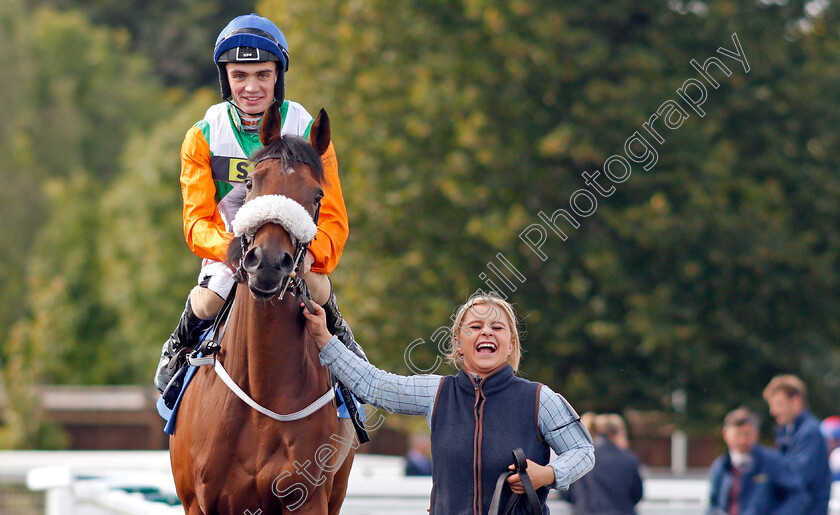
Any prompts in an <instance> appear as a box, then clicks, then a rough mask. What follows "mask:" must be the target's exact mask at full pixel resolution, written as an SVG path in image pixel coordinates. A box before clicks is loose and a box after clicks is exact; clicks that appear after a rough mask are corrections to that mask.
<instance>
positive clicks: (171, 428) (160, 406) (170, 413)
mask: <svg viewBox="0 0 840 515" xmlns="http://www.w3.org/2000/svg"><path fill="white" fill-rule="evenodd" d="M199 356H203V354H201V353H199ZM205 366H210V365H205ZM198 368H199V367H196V366H189V367H187V370H186V372H185V373H184V374H185V375H184V386H183V387H182V388H181V392H180V393H179V394H178V398H177V399H176V400H175V404H174V405H173V406H172V409H169V408H168V407H167V406H166V404H165V403H164V402H163V396H160V397H158V400H157V403H156V406H157V411H158V414H159V415H160V416H161V417H162V418H163V420H165V421H166V425H164V426H163V431H164V432H165V433H167V434H170V435H171V434H174V433H175V419H176V418H177V416H178V408H179V407H180V406H181V399H182V398H183V396H184V392H185V391H187V386H188V385H189V384H190V381H191V380H192V378H193V376H195V372H196V370H198ZM351 396H352V397H353V402H355V403H356V406H357V408H358V412H359V418H361V419H362V422H364V421H365V420H366V416H365V410H363V409H361V408H360V407H359V401H358V400H357V399H356V397H355V396H354V395H352V394H351ZM335 397H336V399H338V402H337V406H338V409H337V412H338V418H350V414H349V413H348V412H347V406H346V405H345V404H344V397H342V395H341V391H340V390H339V389H338V387H336V388H335Z"/></svg>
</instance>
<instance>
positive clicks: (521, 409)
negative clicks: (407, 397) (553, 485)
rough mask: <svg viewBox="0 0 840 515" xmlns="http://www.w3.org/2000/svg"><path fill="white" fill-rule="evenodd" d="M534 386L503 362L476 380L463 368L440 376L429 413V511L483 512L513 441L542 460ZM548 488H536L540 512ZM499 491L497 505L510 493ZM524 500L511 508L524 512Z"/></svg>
mask: <svg viewBox="0 0 840 515" xmlns="http://www.w3.org/2000/svg"><path fill="white" fill-rule="evenodd" d="M540 386H541V385H540V384H539V383H535V382H532V381H528V380H525V379H522V378H520V377H516V376H515V375H514V373H513V369H512V368H511V367H510V365H507V364H506V365H504V366H503V367H500V368H499V369H497V370H496V371H494V372H493V373H491V374H490V375H488V376H486V377H484V378H483V379H481V380H480V382H478V383H476V382H475V381H474V380H473V377H472V376H471V375H470V374H469V373H467V372H465V371H464V370H463V369H462V370H460V371H459V372H458V374H457V375H454V376H447V377H445V378H444V379H443V380H442V381H441V385H440V389H439V390H438V396H437V400H436V402H435V407H434V412H433V414H432V434H431V439H432V456H434V460H433V462H432V484H433V487H432V499H431V515H443V514H458V515H466V514H472V515H484V514H486V513H487V510H488V509H489V508H490V501H491V499H492V497H493V490H494V488H495V486H496V480H497V479H498V478H499V475H501V474H502V473H503V472H505V471H507V470H508V466H509V465H510V464H511V463H513V455H512V454H511V451H512V450H513V449H516V448H517V447H521V448H522V450H523V451H525V456H526V457H527V458H528V459H530V460H532V461H534V462H536V463H539V464H540V465H547V464H548V461H549V458H550V457H551V453H550V452H551V451H550V449H549V446H548V445H547V444H546V443H545V442H544V441H543V439H542V437H541V436H540V433H539V427H538V426H537V414H538V404H539V393H540ZM548 490H549V489H548V487H542V488H540V489H538V490H537V496H538V497H539V499H540V504H541V505H542V507H543V513H544V514H547V513H548V508H547V507H546V506H545V499H546V497H547V496H548ZM504 491H505V495H504V496H503V497H502V503H501V506H503V507H504V506H505V505H506V503H507V501H508V498H509V497H510V489H509V488H505V489H504ZM524 504H525V503H524V501H523V502H521V503H520V505H521V506H522V507H521V508H520V507H518V508H517V510H516V511H515V513H516V514H524V513H526V512H525V509H524Z"/></svg>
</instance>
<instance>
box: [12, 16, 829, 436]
mask: <svg viewBox="0 0 840 515" xmlns="http://www.w3.org/2000/svg"><path fill="white" fill-rule="evenodd" d="M782 3H783V4H784V5H778V2H777V3H770V2H761V1H757V2H735V1H723V0H720V1H709V2H699V1H690V2H684V1H679V0H671V1H669V2H664V1H648V2H633V1H630V0H614V1H611V2H594V1H584V2H577V3H569V2H566V3H559V4H558V3H557V2H548V1H544V0H506V1H501V0H467V1H463V2H448V1H442V0H410V1H408V2H401V3H396V4H395V3H393V2H384V1H381V0H370V1H367V2H342V1H338V0H320V1H318V2H290V1H286V0H264V1H263V2H261V3H260V4H259V6H258V7H259V9H258V10H259V12H260V13H261V14H263V15H266V16H268V17H270V18H272V19H274V20H276V21H277V22H278V25H279V26H280V27H281V29H282V30H283V31H284V33H285V34H286V36H287V38H288V40H289V46H290V52H291V56H292V67H291V69H290V72H289V74H288V77H287V96H288V97H289V98H290V99H292V100H296V101H299V102H301V103H302V104H303V105H304V106H306V107H307V108H308V109H309V111H310V112H313V113H314V112H316V111H317V110H318V109H319V108H320V107H322V106H323V107H325V108H326V109H327V110H328V111H329V113H330V117H331V120H332V128H333V137H334V140H335V142H336V148H337V152H338V158H339V162H340V169H341V180H342V187H343V190H344V194H345V199H346V201H347V206H348V212H349V214H350V223H351V235H350V240H349V242H348V244H347V247H346V250H345V253H344V256H343V258H342V262H341V266H339V268H338V269H337V270H336V271H335V272H334V274H333V280H334V284H335V287H336V290H337V292H338V295H339V302H340V305H341V307H342V311H343V312H344V314H345V315H346V317H347V318H348V320H350V322H351V324H352V325H353V329H354V332H355V333H356V336H357V337H358V338H359V340H360V341H361V342H362V344H363V345H364V346H365V349H366V351H367V352H368V355H369V356H370V357H371V359H372V361H373V362H375V363H376V364H378V365H380V366H382V367H383V368H386V369H390V370H395V371H401V372H408V371H409V367H408V366H407V365H406V363H405V354H406V352H407V350H409V351H410V354H411V359H412V361H413V362H414V364H415V365H416V366H419V367H423V368H428V369H431V368H433V366H434V363H435V358H436V356H437V354H439V351H438V344H439V343H445V338H441V334H442V333H440V332H437V330H438V329H439V328H440V327H441V326H448V325H449V323H450V320H449V316H450V314H451V312H452V310H453V309H454V308H455V307H456V305H457V304H458V303H459V302H462V301H463V300H465V299H466V297H467V296H468V295H469V294H470V293H471V292H472V291H474V290H475V289H477V288H487V284H486V283H485V281H484V280H483V278H486V277H488V276H489V277H491V278H493V274H492V273H490V271H489V269H488V263H490V262H495V263H496V264H497V265H498V261H497V258H496V256H497V254H499V253H501V254H502V255H503V256H504V257H505V258H506V259H507V260H509V261H510V262H511V263H513V265H514V266H515V267H516V268H517V270H518V271H519V272H520V273H521V274H522V275H523V276H524V277H525V278H526V280H525V282H524V284H522V283H519V281H514V284H515V285H516V287H517V289H516V291H515V292H512V291H510V290H509V289H503V291H502V293H504V294H507V295H510V297H511V300H513V301H514V302H515V303H516V305H517V308H518V309H519V312H520V314H521V315H522V318H523V320H522V322H523V324H522V325H523V329H524V330H526V337H525V346H526V351H527V352H526V354H525V356H524V360H523V365H522V368H523V370H524V375H525V376H526V377H528V378H530V379H534V380H538V381H542V382H545V383H547V384H548V385H550V386H551V387H552V388H554V389H555V390H557V391H559V392H561V393H563V394H564V395H565V396H566V397H567V398H568V399H569V400H570V401H571V402H572V404H573V405H574V406H575V407H576V408H577V409H578V410H579V411H580V412H583V411H589V410H594V411H618V412H621V411H624V410H629V409H634V410H658V411H665V412H671V410H672V406H671V405H670V402H671V393H672V392H673V391H674V390H675V389H685V390H686V392H687V394H688V413H687V417H686V419H685V420H686V424H687V427H688V429H692V430H698V431H699V430H706V429H708V428H709V427H711V426H715V425H717V424H718V423H719V420H720V418H721V417H722V415H723V414H724V413H725V412H726V411H727V410H728V409H730V408H732V407H733V406H735V405H737V404H744V403H746V404H748V405H750V406H752V407H754V408H755V409H757V410H762V411H763V410H764V409H765V408H764V406H763V404H762V401H761V398H760V392H761V390H762V388H763V387H764V385H765V384H766V383H767V382H768V381H769V379H770V378H771V377H772V376H773V375H774V374H776V373H779V372H783V371H784V372H794V373H797V374H799V375H801V376H802V377H803V378H804V379H805V381H806V383H808V384H809V386H810V388H811V400H812V404H813V406H814V410H815V411H816V412H817V414H818V415H820V416H825V415H829V414H832V413H834V412H835V410H836V402H835V399H836V398H837V396H838V394H840V380H838V377H840V370H838V368H840V359H838V358H840V356H838V350H839V349H838V345H837V343H836V342H837V341H838V339H839V338H840V322H838V320H840V297H838V294H837V291H838V276H837V273H838V272H837V270H838V266H837V265H838V262H837V261H838V246H840V227H838V224H840V216H838V215H839V214H840V213H838V210H840V207H838V206H840V177H838V174H837V170H838V158H837V157H835V155H834V154H833V152H832V151H831V149H832V148H836V147H837V146H838V139H840V131H838V129H837V127H838V126H840V123H838V122H840V120H838V117H840V102H838V100H840V98H838V95H837V93H836V91H837V88H836V85H837V84H838V79H840V38H839V37H838V36H840V24H838V23H837V22H838V14H840V10H839V9H838V7H837V6H835V5H833V4H830V5H828V7H827V8H825V9H823V10H820V9H818V8H817V7H818V6H817V4H815V3H813V2H808V3H807V4H805V3H803V2H787V3H785V2H782ZM36 4H37V5H39V6H40V7H37V8H35V7H24V4H23V2H22V0H7V1H6V2H4V3H2V4H0V38H2V40H3V41H4V42H5V43H4V44H6V45H7V46H5V47H4V48H7V49H8V50H7V51H6V52H3V54H2V55H0V66H1V67H2V69H3V70H4V73H3V74H2V75H0V88H2V90H3V91H4V95H3V96H2V97H0V120H2V123H0V150H2V153H3V155H4V157H5V159H4V160H2V161H1V162H0V176H2V178H3V180H4V182H5V186H6V187H5V188H4V189H3V190H2V193H0V195H2V198H0V216H2V217H3V220H4V225H3V235H4V241H6V242H14V244H12V245H8V244H7V245H3V246H2V247H0V262H2V263H3V266H2V267H0V296H2V302H0V322H2V323H3V326H4V327H7V328H8V329H7V331H6V332H4V333H3V335H2V339H1V340H0V359H2V360H3V364H4V367H3V374H4V383H5V385H6V391H7V396H10V397H11V398H12V399H13V402H9V405H8V407H7V413H6V416H5V418H4V419H5V421H6V423H7V425H6V427H5V428H3V432H2V434H0V439H2V444H3V445H15V446H38V445H42V446H43V445H57V444H56V443H55V442H57V441H58V440H57V439H56V438H58V437H55V436H50V435H52V433H51V432H50V429H49V427H47V426H45V425H44V424H42V423H41V422H40V417H39V414H38V412H37V409H36V408H35V407H34V404H35V403H33V402H32V399H33V398H34V397H32V395H33V393H32V389H31V386H32V385H35V384H39V383H55V382H62V383H83V384H118V383H139V384H149V383H150V381H151V375H152V371H153V368H154V364H155V362H156V361H157V358H158V353H159V348H160V344H161V343H162V342H163V340H164V339H165V338H166V336H167V335H168V333H169V332H170V331H171V330H172V328H173V327H174V324H175V322H176V321H177V318H178V315H179V314H180V312H181V310H182V305H183V302H184V299H185V296H186V294H187V292H188V290H189V288H190V287H191V285H192V284H193V283H194V280H195V274H196V273H197V271H198V265H199V260H198V259H197V258H196V257H195V256H193V255H192V254H191V253H190V252H189V251H188V249H187V247H186V245H185V244H184V242H183V235H182V232H181V222H180V217H181V206H180V196H179V188H178V170H179V162H178V150H179V147H180V144H181V141H182V138H183V135H184V133H185V132H186V130H187V129H188V128H189V126H190V125H191V124H192V123H194V122H195V121H196V120H198V119H200V118H201V116H202V113H203V111H204V109H206V107H207V106H209V105H211V104H212V103H214V102H216V101H217V100H216V99H217V98H218V93H217V90H216V69H215V67H214V66H213V64H212V62H211V59H210V53H211V49H212V45H213V40H214V38H215V36H216V34H217V33H218V31H219V30H220V29H221V28H222V26H224V24H225V23H226V22H227V20H228V19H229V18H230V17H232V16H233V15H235V14H240V12H232V9H233V7H236V8H237V9H242V12H246V11H250V10H251V9H250V8H247V9H246V8H245V7H246V6H243V5H242V4H237V5H236V6H231V5H228V4H227V3H224V2H215V3H214V2H210V3H206V2H205V3H201V4H199V3H198V2H195V1H194V0H181V1H180V2H177V3H176V4H171V3H167V4H164V3H163V2H152V3H151V4H144V5H148V7H147V8H145V9H141V7H138V6H139V4H137V5H135V3H134V2H129V3H122V4H120V5H116V3H114V2H111V1H108V0H99V1H94V2H84V3H82V2H74V1H72V0H51V1H48V0H42V1H40V2H36ZM819 5H820V6H822V5H823V4H819ZM141 12H142V14H138V13H141ZM733 33H737V35H738V38H739V40H740V42H741V44H742V47H743V50H744V52H745V54H746V56H747V59H748V60H749V65H750V67H751V69H750V71H749V73H745V71H744V69H743V67H741V65H740V64H739V63H738V62H737V61H735V60H733V59H731V58H728V57H725V56H722V55H721V54H718V53H716V50H717V49H718V48H719V47H723V48H727V49H733V42H732V39H731V35H732V34H733ZM22 56H27V57H29V58H22ZM711 56H717V57H719V58H720V59H721V61H722V62H723V63H724V64H725V65H726V66H728V67H729V69H730V70H731V71H732V74H731V76H729V77H726V76H724V74H723V73H722V72H720V71H719V70H717V69H715V68H712V72H711V73H712V74H713V75H714V76H715V78H716V79H717V80H718V81H719V82H720V84H721V85H720V87H719V88H718V89H712V88H708V89H707V90H708V99H707V100H706V102H705V104H704V105H703V106H702V107H703V109H704V110H705V116H703V117H700V116H698V115H697V114H696V113H695V112H694V111H692V110H691V109H689V108H688V107H687V106H686V105H685V103H684V102H683V101H682V100H681V99H680V97H679V96H678V95H677V93H676V90H677V89H678V88H680V86H681V85H682V84H683V82H684V81H685V80H686V79H689V78H699V74H698V73H697V72H696V71H695V70H694V69H693V68H692V67H691V66H690V65H689V62H690V61H691V59H695V60H697V61H699V62H700V63H703V62H705V61H706V59H707V58H709V57H711ZM198 85H201V86H206V88H205V89H201V90H198V89H196V87H197V86H198ZM666 100H673V101H676V102H678V103H681V104H682V105H683V107H684V108H685V109H687V112H688V113H689V117H688V119H686V120H685V122H684V123H683V125H682V126H681V127H680V128H679V129H675V130H669V129H666V128H664V127H663V126H662V121H661V120H660V121H659V122H657V123H659V125H658V127H659V129H660V132H661V133H662V135H663V137H664V138H665V140H666V141H665V142H664V143H662V144H661V145H659V144H655V148H656V150H657V152H658V162H657V164H656V165H655V166H654V167H653V168H651V169H650V170H649V171H643V170H642V167H641V166H640V165H634V167H633V173H632V175H631V176H630V177H629V178H628V179H627V180H626V181H625V182H622V183H620V184H615V185H614V186H615V193H614V194H612V195H611V196H609V197H606V198H605V197H602V196H601V195H599V194H597V193H594V195H595V197H596V198H597V200H598V206H597V210H596V211H595V213H594V214H592V215H591V216H589V217H587V218H583V217H579V221H580V223H581V225H580V228H578V229H572V228H571V227H569V226H566V225H563V226H562V227H563V228H564V230H565V231H566V232H567V234H568V239H567V240H566V241H562V240H561V239H560V238H559V237H558V236H557V235H556V234H555V233H553V232H552V231H551V230H548V231H547V234H548V240H547V242H546V243H545V245H544V246H543V247H542V250H543V251H544V252H546V254H547V255H548V257H547V259H546V260H545V261H543V260H541V259H540V258H539V257H538V256H537V254H535V253H534V252H532V251H531V250H530V249H529V248H528V247H527V246H526V245H524V244H523V242H522V240H520V238H519V234H520V233H521V232H522V231H523V230H524V229H525V228H526V227H528V226H529V225H531V224H534V223H540V221H541V220H540V218H539V217H538V213H539V212H541V211H542V212H544V213H546V214H548V215H550V214H551V213H552V212H554V211H555V210H557V209H561V208H563V209H567V210H568V209H569V198H570V196H571V195H572V194H573V193H574V192H575V191H576V190H579V189H582V188H583V189H589V191H591V192H594V190H593V189H592V187H587V186H586V185H585V183H584V180H583V178H582V177H581V173H583V172H587V171H588V172H593V171H595V170H602V166H603V164H604V162H605V160H606V159H607V158H608V157H609V156H611V155H613V154H623V153H624V144H625V141H626V140H627V139H628V138H629V137H630V136H631V135H632V134H633V133H634V132H635V131H641V130H642V124H643V123H645V122H646V121H648V120H649V118H650V116H651V115H652V114H653V113H655V112H656V110H657V108H658V107H659V106H660V105H661V104H662V103H663V102H665V101H666ZM649 141H652V140H650V138H649ZM599 183H600V184H601V185H602V186H603V187H608V186H609V185H610V183H609V181H607V180H606V179H605V178H604V177H603V175H602V176H601V177H600V179H599ZM559 223H560V224H563V223H564V222H559ZM498 266H500V267H501V265H498ZM502 269H503V268H502ZM482 273H485V274H488V275H487V276H482V275H481V274H482ZM508 277H511V276H510V274H508ZM496 283H497V284H500V282H499V281H498V280H496ZM412 342H414V343H415V344H416V345H414V346H410V344H411V343H412ZM450 371H451V370H450V369H448V368H447V367H446V366H445V365H443V366H441V367H440V368H438V369H437V372H438V373H449V372H450ZM27 434H41V435H42V437H38V438H35V440H31V439H29V440H28V439H27V437H24V436H23V435H27ZM44 442H52V443H44Z"/></svg>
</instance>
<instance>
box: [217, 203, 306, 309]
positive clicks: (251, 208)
mask: <svg viewBox="0 0 840 515" xmlns="http://www.w3.org/2000/svg"><path fill="white" fill-rule="evenodd" d="M320 211H321V203H320V202H318V205H317V207H316V209H315V216H314V218H313V217H311V216H309V213H308V212H307V211H306V208H304V207H303V206H302V205H301V204H300V203H298V202H297V201H295V200H292V199H290V198H289V197H286V196H283V195H260V196H259V197H256V198H254V199H252V200H250V201H248V202H246V203H245V204H243V205H242V207H241V208H240V209H239V211H238V212H237V213H236V217H235V218H234V219H233V224H232V225H233V233H234V235H236V236H240V237H241V238H240V242H241V244H242V256H241V257H240V258H239V266H238V267H237V269H236V272H235V274H234V279H235V280H236V281H237V282H242V281H244V280H245V279H246V278H247V277H248V272H247V271H246V270H245V254H246V253H247V252H248V247H249V246H250V245H251V244H252V243H253V240H254V235H255V234H256V233H257V231H258V230H259V229H260V227H262V226H263V225H265V224H267V223H276V224H278V225H280V226H282V227H283V229H285V230H286V232H287V233H288V234H289V237H290V238H291V240H292V243H293V244H294V246H295V253H294V264H293V267H292V271H291V273H289V274H288V275H286V276H285V277H284V278H283V284H282V286H281V289H280V296H279V300H283V296H284V295H285V294H286V290H287V289H288V288H289V286H292V289H293V290H295V294H296V296H300V297H303V298H306V295H305V294H304V292H303V291H301V289H302V288H304V284H303V280H302V278H300V276H299V274H298V272H299V271H300V267H301V265H302V264H303V257H304V256H305V255H306V249H307V248H308V247H309V243H310V242H311V241H312V240H313V239H315V235H316V234H317V233H318V215H319V214H320Z"/></svg>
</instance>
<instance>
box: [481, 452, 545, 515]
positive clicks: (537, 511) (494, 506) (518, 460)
mask: <svg viewBox="0 0 840 515" xmlns="http://www.w3.org/2000/svg"><path fill="white" fill-rule="evenodd" d="M512 452H513V462H514V466H515V468H514V470H512V471H507V472H503V473H502V475H500V476H499V479H497V480H496V489H495V490H494V491H493V500H492V501H490V511H489V512H488V513H487V515H510V514H511V513H513V509H514V508H515V507H516V505H517V504H518V503H519V501H520V499H521V498H522V495H521V494H512V495H511V496H510V499H508V502H507V505H506V506H505V508H504V511H500V504H501V499H502V491H503V490H504V488H505V487H508V489H509V488H510V485H508V483H507V478H509V477H510V476H512V475H514V474H519V480H520V481H522V486H523V487H525V499H526V502H527V509H528V513H529V514H530V515H542V507H540V500H539V498H538V497H537V491H536V490H535V489H534V484H533V483H532V482H531V478H530V476H528V472H526V471H525V469H527V468H528V462H527V461H526V460H525V453H524V452H523V451H522V449H521V448H519V449H514V450H513V451H512Z"/></svg>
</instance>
